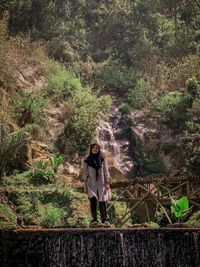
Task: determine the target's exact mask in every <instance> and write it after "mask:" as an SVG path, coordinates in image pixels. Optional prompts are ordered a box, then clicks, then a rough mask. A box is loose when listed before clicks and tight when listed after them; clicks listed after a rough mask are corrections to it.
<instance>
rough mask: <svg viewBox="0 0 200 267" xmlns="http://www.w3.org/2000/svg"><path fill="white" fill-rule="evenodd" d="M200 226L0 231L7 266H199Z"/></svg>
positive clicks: (2, 256) (3, 261)
mask: <svg viewBox="0 0 200 267" xmlns="http://www.w3.org/2000/svg"><path fill="white" fill-rule="evenodd" d="M199 251H200V232H199V229H178V228H174V229H173V228H171V229H170V228H168V229H96V230H92V229H47V230H37V231H33V230H32V231H30V230H27V231H26V230H21V231H15V232H0V262H1V266H2V267H23V266H24V267H71V266H74V267H119V266H122V267H130V266H131V267H166V266H167V267H174V266H177V267H178V266H179V267H192V266H193V267H198V266H200V259H199Z"/></svg>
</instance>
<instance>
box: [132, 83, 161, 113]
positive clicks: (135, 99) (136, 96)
mask: <svg viewBox="0 0 200 267" xmlns="http://www.w3.org/2000/svg"><path fill="white" fill-rule="evenodd" d="M156 98H157V92H156V90H155V88H153V87H152V85H151V81H150V79H149V78H148V79H144V78H140V79H139V80H138V81H137V84H136V86H135V87H134V88H133V89H130V90H129V91H128V100H129V102H130V105H131V107H132V108H135V109H141V108H144V107H148V108H150V107H151V106H152V105H153V103H154V102H155V100H156Z"/></svg>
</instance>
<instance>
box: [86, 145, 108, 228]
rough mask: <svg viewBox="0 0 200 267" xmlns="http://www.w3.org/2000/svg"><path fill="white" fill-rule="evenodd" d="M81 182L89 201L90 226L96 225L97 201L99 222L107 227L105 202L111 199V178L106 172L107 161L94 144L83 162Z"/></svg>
mask: <svg viewBox="0 0 200 267" xmlns="http://www.w3.org/2000/svg"><path fill="white" fill-rule="evenodd" d="M83 180H84V189H85V192H87V194H88V197H89V201H90V211H91V215H92V224H94V225H95V224H98V219H97V201H98V202H99V211H100V215H101V221H102V223H103V224H105V225H108V224H109V222H108V220H107V211H106V201H107V200H110V198H111V191H110V180H111V177H110V174H109V171H108V164H107V161H106V159H105V158H104V157H103V156H102V154H101V151H100V146H99V145H98V144H96V143H94V144H92V145H91V146H90V153H89V155H88V157H87V158H86V160H84V162H83Z"/></svg>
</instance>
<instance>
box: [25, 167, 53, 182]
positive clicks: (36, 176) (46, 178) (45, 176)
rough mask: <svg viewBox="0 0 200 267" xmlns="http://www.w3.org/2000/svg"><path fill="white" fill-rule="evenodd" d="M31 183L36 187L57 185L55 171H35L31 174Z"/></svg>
mask: <svg viewBox="0 0 200 267" xmlns="http://www.w3.org/2000/svg"><path fill="white" fill-rule="evenodd" d="M29 178H30V181H31V182H32V183H33V184H35V185H41V184H51V183H55V181H56V176H55V173H54V170H53V169H51V168H49V169H35V170H32V171H31V172H30V174H29Z"/></svg>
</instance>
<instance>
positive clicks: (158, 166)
mask: <svg viewBox="0 0 200 267" xmlns="http://www.w3.org/2000/svg"><path fill="white" fill-rule="evenodd" d="M136 161H137V164H138V170H137V171H138V172H139V173H137V175H142V176H146V175H150V174H152V173H153V174H156V173H157V174H162V173H165V171H166V170H165V167H164V166H163V163H162V162H161V161H160V160H159V158H157V157H156V156H153V155H147V154H146V153H142V152H141V153H140V154H139V155H138V158H137V159H136Z"/></svg>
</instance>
